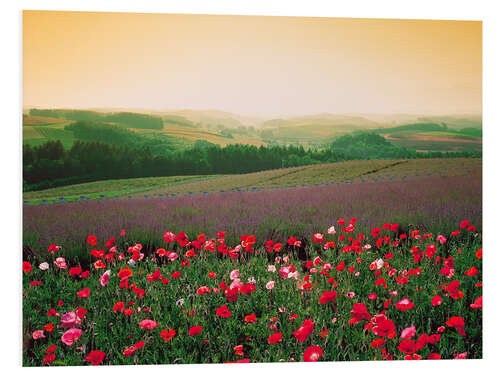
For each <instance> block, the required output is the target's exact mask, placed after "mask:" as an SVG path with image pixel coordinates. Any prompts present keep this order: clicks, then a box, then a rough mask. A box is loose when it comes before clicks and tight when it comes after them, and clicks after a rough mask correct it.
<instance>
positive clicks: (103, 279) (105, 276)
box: [99, 270, 111, 286]
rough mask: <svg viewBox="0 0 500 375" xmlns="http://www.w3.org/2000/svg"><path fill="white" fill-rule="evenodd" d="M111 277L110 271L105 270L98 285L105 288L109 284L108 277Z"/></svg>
mask: <svg viewBox="0 0 500 375" xmlns="http://www.w3.org/2000/svg"><path fill="white" fill-rule="evenodd" d="M110 276H111V271H110V270H107V271H106V272H104V273H103V274H102V276H101V277H100V278H99V283H100V284H101V286H106V285H108V284H109V277H110Z"/></svg>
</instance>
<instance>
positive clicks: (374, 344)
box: [370, 339, 386, 348]
mask: <svg viewBox="0 0 500 375" xmlns="http://www.w3.org/2000/svg"><path fill="white" fill-rule="evenodd" d="M385 342H386V341H385V340H384V339H375V340H373V341H372V342H371V344H370V345H371V347H372V348H378V347H379V346H382V345H385Z"/></svg>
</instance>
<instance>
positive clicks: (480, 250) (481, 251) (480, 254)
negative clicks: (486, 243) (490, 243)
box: [476, 249, 483, 259]
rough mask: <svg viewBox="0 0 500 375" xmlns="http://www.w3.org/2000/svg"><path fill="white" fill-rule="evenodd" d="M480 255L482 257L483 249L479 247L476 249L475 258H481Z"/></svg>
mask: <svg viewBox="0 0 500 375" xmlns="http://www.w3.org/2000/svg"><path fill="white" fill-rule="evenodd" d="M482 257H483V249H479V250H478V251H476V258H477V259H482Z"/></svg>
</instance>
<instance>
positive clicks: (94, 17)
mask: <svg viewBox="0 0 500 375" xmlns="http://www.w3.org/2000/svg"><path fill="white" fill-rule="evenodd" d="M23 107H43V108H74V109H106V108H115V109H124V110H127V109H128V110H134V109H135V110H150V111H165V112H167V111H182V110H195V111H196V110H198V111H223V112H231V113H234V114H238V115H241V116H248V117H264V118H269V117H290V116H310V115H318V114H322V113H328V114H334V115H359V116H362V115H363V114H365V115H370V114H371V115H394V116H397V115H417V116H422V117H425V116H461V115H466V114H467V115H476V116H482V23H481V22H479V21H435V20H396V19H394V20H388V19H341V18H309V17H268V16H225V15H224V16H222V15H220V16H219V15H182V14H145V13H105V12H103V13H97V12H60V11H24V12H23Z"/></svg>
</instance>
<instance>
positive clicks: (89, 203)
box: [22, 111, 482, 366]
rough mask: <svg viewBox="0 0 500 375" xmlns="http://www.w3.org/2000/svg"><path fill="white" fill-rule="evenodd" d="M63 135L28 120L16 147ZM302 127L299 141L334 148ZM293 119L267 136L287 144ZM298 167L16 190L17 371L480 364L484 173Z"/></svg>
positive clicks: (157, 123)
mask: <svg viewBox="0 0 500 375" xmlns="http://www.w3.org/2000/svg"><path fill="white" fill-rule="evenodd" d="M42 113H45V112H42ZM46 114H48V115H58V116H63V115H64V116H71V117H72V118H74V119H75V120H78V119H79V117H81V116H94V117H96V118H104V119H113V120H117V121H122V122H121V123H116V125H117V126H121V127H122V128H127V129H129V130H124V129H122V131H121V133H120V134H122V133H123V134H124V137H125V135H127V136H129V135H130V134H129V133H131V130H130V129H133V133H131V134H132V136H133V137H138V133H139V134H160V135H162V134H163V135H164V134H166V133H168V132H169V131H170V132H171V134H170V135H169V136H172V137H175V139H176V140H177V141H176V142H177V143H170V144H171V145H176V146H175V147H177V146H178V145H179V143H178V142H195V141H196V140H197V138H198V137H199V138H200V139H201V138H205V139H206V138H207V137H209V139H210V140H211V141H213V142H214V143H218V144H221V145H227V144H231V143H233V142H238V143H241V142H242V139H245V136H244V135H241V136H234V137H232V136H228V134H230V133H228V132H226V130H227V129H226V130H214V128H203V127H200V126H199V124H196V123H195V122H193V121H191V120H186V119H183V118H182V117H180V116H176V115H175V116H173V115H162V117H160V116H149V115H137V114H130V113H118V114H103V113H99V112H85V113H83V112H78V111H66V112H64V113H62V112H58V111H48V112H47V113H46ZM40 117H42V116H40ZM54 119H55V120H54ZM66 120H67V119H66V118H62V119H61V118H56V117H47V120H46V121H47V122H46V123H44V122H43V121H42V120H41V119H40V118H39V117H36V118H35V117H34V116H32V117H28V118H26V123H25V126H24V127H23V134H24V138H25V140H24V142H26V143H30V144H33V145H36V144H39V143H40V142H42V143H43V142H44V141H45V140H47V139H59V140H62V141H63V146H64V148H68V147H69V146H70V145H71V144H72V143H73V142H74V141H75V140H76V138H74V137H73V133H72V132H71V131H70V130H68V129H66V128H65V127H66V125H67V123H65V122H63V121H66ZM70 120H71V119H70ZM316 120H317V121H319V123H318V126H317V127H316V128H314V129H313V128H310V129H309V130H311V129H313V130H314V131H313V132H312V133H311V134H312V136H311V139H309V140H308V141H309V142H312V143H314V142H316V141H317V140H315V139H314V138H315V137H317V139H320V138H325V137H327V136H329V134H330V133H328V134H326V133H322V132H323V128H324V127H325V126H326V125H325V126H323V125H324V124H323V125H322V124H321V121H323V120H321V121H320V120H318V119H316ZM303 121H306V122H307V121H309V119H297V120H293V121H288V122H286V121H281V120H276V121H273V122H271V123H268V124H267V127H266V128H265V129H267V130H270V129H274V131H275V135H278V136H279V132H278V131H277V129H281V130H282V131H283V132H284V133H283V134H282V135H283V136H284V135H285V134H288V136H290V137H291V138H290V139H289V140H287V142H288V141H290V140H292V138H293V136H294V134H295V135H297V134H299V136H300V134H301V133H300V132H307V129H306V128H307V126H306V125H304V123H303ZM324 121H333V120H332V119H325V120H324ZM335 121H340V122H342V121H344V119H338V120H335ZM143 122H144V123H143ZM131 123H132V124H135V126H137V128H130V127H129V124H131ZM165 124H168V126H167V125H165ZM225 124H226V125H227V124H231V119H226V122H225ZM101 125H103V126H105V127H106V129H107V126H106V124H104V123H103V124H101ZM365 126H373V124H372V123H366V124H365ZM273 127H274V128H273ZM287 127H294V131H295V133H293V132H292V131H288V130H286V129H287ZM337 130H341V127H339V128H338V129H337ZM117 134H118V133H117ZM235 134H236V133H235ZM242 134H243V133H242ZM248 134H250V133H248ZM258 134H261V135H263V134H265V133H259V132H253V133H252V134H251V135H248V138H247V139H246V141H248V142H254V144H255V145H259V144H260V142H261V140H260V138H258V137H259V136H258ZM339 134H340V133H339ZM419 134H420V135H422V134H423V133H422V132H421V133H419ZM450 134H451V133H446V132H444V131H443V132H438V131H434V133H433V134H431V136H432V137H444V139H448V138H449V137H451V135H450ZM392 135H394V139H403V140H404V135H405V133H404V132H402V131H395V132H394V133H391V136H392ZM132 136H131V137H132ZM454 136H455V135H454ZM71 137H73V138H71ZM238 137H239V138H238ZM300 137H301V136H300ZM398 137H399V138H398ZM446 137H448V138H446ZM460 137H461V138H460ZM464 137H469V136H468V135H456V136H455V138H456V139H461V141H470V139H468V138H464ZM111 138H112V137H111ZM379 138H380V137H379ZM133 139H136V138H133ZM137 139H139V138H137ZM141 139H142V138H141ZM148 139H149V140H151V141H152V140H153V138H148ZM360 139H361V138H360ZM144 140H146V138H144ZM375 140H376V141H377V139H375ZM382 140H383V139H382ZM448 140H449V139H448ZM158 145H159V146H158V147H163V145H164V144H163V143H161V144H158ZM479 145H480V143H479ZM104 146H106V145H104ZM104 146H103V145H97V144H95V145H94V147H95V150H97V149H102V148H103V147H104ZM202 146H203V145H202ZM205 146H206V145H205ZM354 146H356V147H358V146H357V144H356V145H354ZM354 146H353V147H354ZM365 146H367V145H365ZM369 146H370V147H373V148H374V149H377V148H381V147H382V146H381V147H378V146H377V145H369ZM172 147H173V146H172ZM231 147H232V146H230V147H228V150H230V149H231ZM360 147H361V146H360ZM59 148H61V147H60V146H59ZM125 149H126V147H124V148H123V150H125ZM117 150H118V149H114V151H113V152H110V153H111V154H113V155H114V156H115V157H116V153H117V152H118V151H117ZM193 150H194V151H191V153H193V160H194V159H196V158H198V154H196V155H194V154H195V151H196V150H195V149H193ZM298 150H299V149H297V151H298ZM59 151H60V150H59ZM213 151H214V152H215V151H216V150H213ZM309 151H310V150H309ZM396 151H397V150H395V152H396ZM274 152H278V151H277V150H274ZM313 152H314V151H311V155H313ZM41 153H42V154H43V152H41ZM187 153H188V154H189V153H190V152H187ZM199 155H202V153H199ZM42 156H43V155H42ZM189 156H191V155H189ZM307 156H309V154H308V155H307ZM303 157H304V158H306V156H303ZM419 157H420V156H419ZM40 159H43V157H40ZM247 159H248V160H250V159H249V158H248V155H247ZM68 160H69V159H67V160H66V162H68ZM75 160H76V159H75ZM102 160H103V159H101V161H102ZM124 160H125V159H124ZM158 160H160V159H158ZM179 160H180V159H179ZM182 160H183V159H182ZM238 160H239V159H238ZM248 160H246V161H248ZM252 160H253V159H252ZM255 160H259V159H258V158H257V159H255ZM290 160H293V157H290ZM73 162H74V161H73ZM230 162H232V163H233V164H236V165H237V166H238V167H239V168H240V170H241V168H243V164H242V165H239V164H238V163H239V161H236V159H235V157H233V158H232V159H231V160H230ZM277 162H278V164H279V163H280V162H281V164H282V166H283V165H284V160H282V159H281V158H278V159H277ZM54 163H56V162H54ZM164 163H165V164H166V165H168V162H167V159H165V160H164ZM56 164H57V163H56ZM122 164H123V163H122ZM180 164H182V163H180ZM219 164H221V163H219ZM229 164H231V163H229ZM250 164H251V163H250ZM309 164H312V165H301V166H297V167H291V168H279V169H269V170H262V171H260V172H254V173H242V174H231V175H228V174H226V172H224V171H223V172H216V173H221V174H206V175H200V174H198V173H192V174H191V173H186V174H190V175H186V176H169V177H145V178H129V179H110V180H102V181H94V182H88V183H81V184H76V185H69V186H59V187H55V188H51V189H46V190H39V191H29V192H25V193H24V194H23V200H24V201H25V204H24V206H23V288H22V294H23V297H22V298H23V365H24V366H65V365H122V364H123V365H125V364H187V363H234V362H238V363H246V362H278V361H286V362H295V361H360V360H420V359H464V358H473V359H479V358H482V159H480V158H477V157H468V158H443V157H441V158H417V159H407V158H406V159H402V158H399V159H394V158H387V159H371V160H350V161H338V162H335V163H317V162H316V161H315V160H314V161H313V160H312V159H311V160H310V163H309ZM110 165H112V164H110ZM186 165H187V164H186ZM273 165H274V164H273ZM292 165H293V164H292ZM295 165H297V164H295ZM299 165H300V164H299ZM121 167H123V165H121ZM136 167H137V166H136ZM114 168H115V166H113V168H112V169H114ZM272 168H276V166H272ZM184 172H185V171H184ZM200 173H202V172H200ZM43 203H51V204H43Z"/></svg>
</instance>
